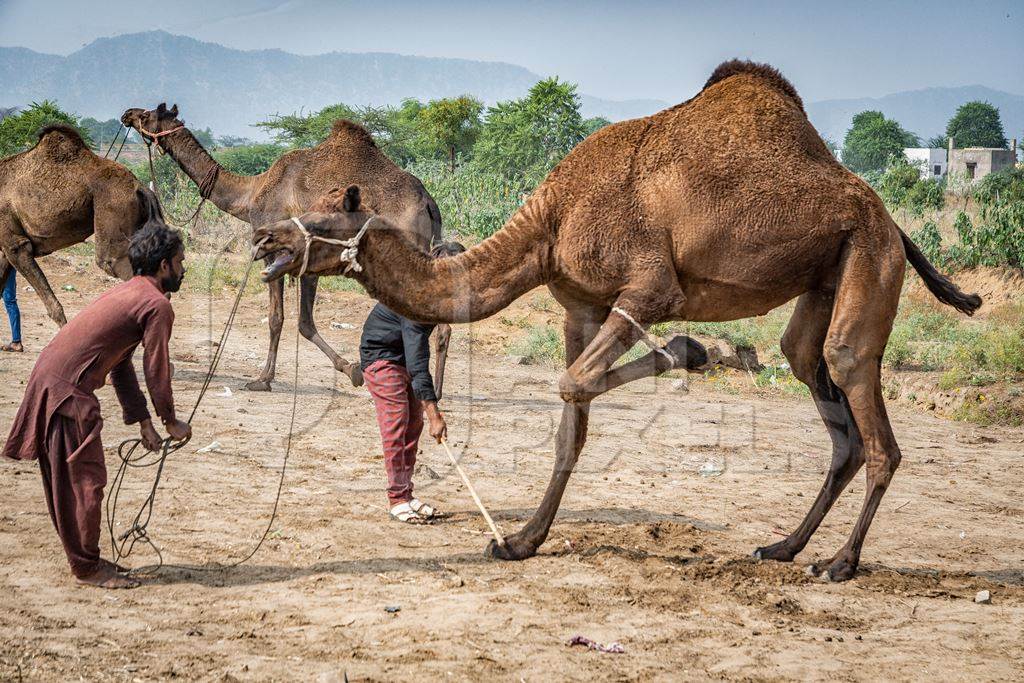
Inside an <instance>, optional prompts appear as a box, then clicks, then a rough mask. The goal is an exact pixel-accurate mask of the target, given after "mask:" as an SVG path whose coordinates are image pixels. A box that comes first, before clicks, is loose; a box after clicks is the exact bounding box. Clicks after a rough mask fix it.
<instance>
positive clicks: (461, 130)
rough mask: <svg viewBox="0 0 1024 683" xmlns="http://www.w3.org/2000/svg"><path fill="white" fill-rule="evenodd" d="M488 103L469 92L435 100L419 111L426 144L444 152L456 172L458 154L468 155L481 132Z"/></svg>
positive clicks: (451, 168) (420, 124) (450, 166)
mask: <svg viewBox="0 0 1024 683" xmlns="http://www.w3.org/2000/svg"><path fill="white" fill-rule="evenodd" d="M483 109H484V105H483V103H482V102H480V100H477V99H475V98H473V97H470V96H469V95H462V96H461V97H449V98H445V99H441V100H431V101H430V102H428V103H427V105H426V106H425V107H423V108H422V109H421V110H420V111H419V114H418V117H417V119H418V121H419V126H420V130H421V131H422V133H423V136H424V138H425V141H426V144H427V145H429V146H431V147H434V148H436V149H438V150H441V151H443V152H444V154H445V156H447V157H448V164H449V169H450V170H451V172H452V173H454V172H455V155H456V154H457V153H460V152H461V153H462V154H466V153H468V152H469V151H470V150H471V149H472V148H473V144H474V143H475V142H476V139H477V137H478V136H479V135H480V128H481V122H480V114H481V112H483Z"/></svg>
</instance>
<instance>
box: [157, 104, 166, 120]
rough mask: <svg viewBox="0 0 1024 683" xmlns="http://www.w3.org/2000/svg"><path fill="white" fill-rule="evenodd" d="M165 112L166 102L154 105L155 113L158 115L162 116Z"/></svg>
mask: <svg viewBox="0 0 1024 683" xmlns="http://www.w3.org/2000/svg"><path fill="white" fill-rule="evenodd" d="M166 113H167V103H166V102H161V103H160V104H158V105H156V115H157V116H158V117H159V116H163V115H164V114H166Z"/></svg>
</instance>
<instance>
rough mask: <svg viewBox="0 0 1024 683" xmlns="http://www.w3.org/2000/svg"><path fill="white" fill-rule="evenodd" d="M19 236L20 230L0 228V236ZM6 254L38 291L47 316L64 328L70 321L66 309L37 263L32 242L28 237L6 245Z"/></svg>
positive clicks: (9, 260) (16, 239)
mask: <svg viewBox="0 0 1024 683" xmlns="http://www.w3.org/2000/svg"><path fill="white" fill-rule="evenodd" d="M4 232H7V234H9V235H10V234H18V233H19V232H20V229H19V230H17V231H15V230H11V229H5V228H4V227H3V226H0V234H3V233H4ZM4 252H5V255H6V257H7V260H8V262H10V264H11V265H12V266H14V268H15V269H16V270H17V271H18V272H19V273H20V274H21V275H22V277H24V278H25V280H26V281H27V282H28V283H29V284H30V285H31V286H32V288H33V289H34V290H36V294H37V295H39V298H40V299H41V300H42V302H43V306H45V307H46V314H47V315H48V316H50V319H51V320H53V322H55V323H57V325H58V326H60V327H64V325H66V324H67V322H68V319H67V317H66V316H65V315H64V307H63V306H61V303H60V301H59V300H58V299H57V295H56V294H54V293H53V289H52V288H51V287H50V282H49V280H47V279H46V275H44V274H43V271H42V269H41V268H40V267H39V264H38V263H36V258H35V250H34V248H33V246H32V242H30V241H29V239H28V238H27V237H17V238H15V240H14V241H13V243H12V244H5V245H4Z"/></svg>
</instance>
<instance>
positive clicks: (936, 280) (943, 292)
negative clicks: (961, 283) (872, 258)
mask: <svg viewBox="0 0 1024 683" xmlns="http://www.w3.org/2000/svg"><path fill="white" fill-rule="evenodd" d="M896 229H897V230H899V231H900V239H902V240H903V249H904V250H905V251H906V252H907V260H908V261H910V265H912V266H914V270H916V271H917V274H918V275H920V276H921V279H922V280H924V284H925V286H926V287H928V291H929V292H931V293H932V294H934V295H935V298H936V299H938V300H939V301H941V302H942V303H944V304H946V305H948V306H952V307H953V308H955V309H956V310H958V311H960V312H961V313H966V314H967V315H974V312H975V311H977V310H978V309H979V308H981V297H980V296H978V295H977V294H965V293H964V291H963V290H962V289H960V288H959V287H957V286H956V285H955V284H953V281H952V280H950V279H949V278H948V277H946V276H945V275H943V274H942V273H940V272H939V271H938V270H936V268H935V266H933V265H932V263H931V261H929V260H928V257H926V256H925V255H924V253H922V252H921V250H920V249H918V248H917V245H916V244H914V241H913V240H911V239H910V237H908V236H907V233H905V232H903V230H901V229H900V228H898V227H897V228H896Z"/></svg>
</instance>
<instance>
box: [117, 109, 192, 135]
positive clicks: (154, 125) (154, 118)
mask: <svg viewBox="0 0 1024 683" xmlns="http://www.w3.org/2000/svg"><path fill="white" fill-rule="evenodd" d="M121 123H123V124H124V125H126V126H130V127H131V128H134V129H135V130H136V131H138V133H139V135H142V136H143V139H147V138H148V139H152V138H153V136H155V135H159V134H160V133H167V132H170V131H172V130H174V129H176V128H181V127H182V126H184V125H185V122H184V121H181V120H179V119H178V105H174V106H173V107H171V108H170V109H168V108H167V104H166V103H164V102H161V103H160V105H159V106H158V107H157V108H156V109H150V110H148V111H147V110H145V109H137V108H136V109H129V110H127V111H126V112H125V113H123V114H121Z"/></svg>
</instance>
